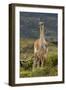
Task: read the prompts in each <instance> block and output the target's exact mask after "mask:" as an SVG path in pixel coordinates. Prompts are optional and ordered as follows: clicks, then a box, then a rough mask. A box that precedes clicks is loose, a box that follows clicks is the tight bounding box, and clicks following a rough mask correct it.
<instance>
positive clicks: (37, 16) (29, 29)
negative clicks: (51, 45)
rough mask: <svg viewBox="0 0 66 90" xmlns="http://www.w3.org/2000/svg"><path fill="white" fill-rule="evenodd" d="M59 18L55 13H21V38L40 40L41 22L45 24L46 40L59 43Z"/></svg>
mask: <svg viewBox="0 0 66 90" xmlns="http://www.w3.org/2000/svg"><path fill="white" fill-rule="evenodd" d="M57 20H58V16H57V14H56V13H55V14H53V13H34V12H20V37H21V38H39V34H40V29H39V22H40V21H42V22H44V23H45V30H46V33H45V38H46V39H47V40H54V41H57V39H58V36H57V33H58V30H57V27H58V21H57Z"/></svg>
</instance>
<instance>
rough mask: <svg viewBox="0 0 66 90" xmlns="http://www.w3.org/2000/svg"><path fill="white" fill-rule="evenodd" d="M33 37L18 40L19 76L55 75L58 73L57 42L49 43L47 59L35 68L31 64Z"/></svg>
mask: <svg viewBox="0 0 66 90" xmlns="http://www.w3.org/2000/svg"><path fill="white" fill-rule="evenodd" d="M33 43H34V39H21V41H20V77H39V76H56V75H57V74H58V69H57V66H58V54H57V44H56V43H49V46H48V48H49V52H48V59H47V60H46V62H45V64H44V67H43V68H35V70H32V65H33V60H34V56H33V50H34V48H33Z"/></svg>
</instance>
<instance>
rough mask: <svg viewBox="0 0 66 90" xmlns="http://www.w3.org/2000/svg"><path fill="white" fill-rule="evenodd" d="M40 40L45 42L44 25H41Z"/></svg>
mask: <svg viewBox="0 0 66 90" xmlns="http://www.w3.org/2000/svg"><path fill="white" fill-rule="evenodd" d="M40 39H41V41H44V40H45V32H44V24H41V25H40Z"/></svg>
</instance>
